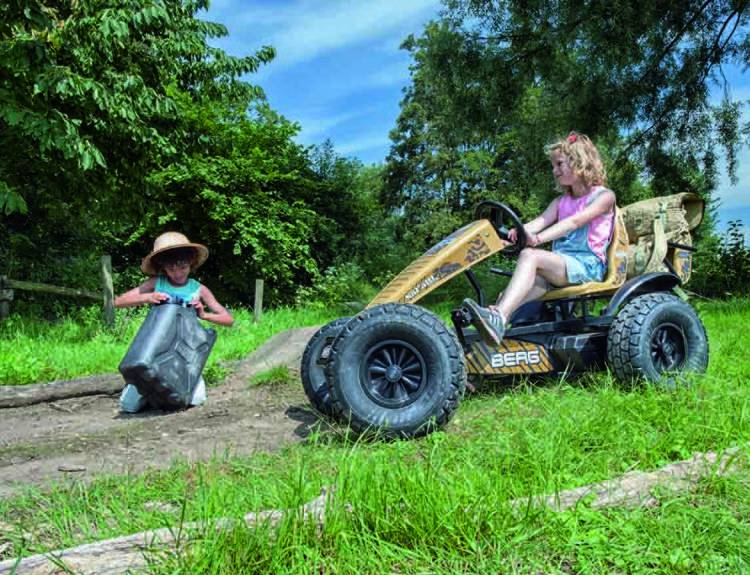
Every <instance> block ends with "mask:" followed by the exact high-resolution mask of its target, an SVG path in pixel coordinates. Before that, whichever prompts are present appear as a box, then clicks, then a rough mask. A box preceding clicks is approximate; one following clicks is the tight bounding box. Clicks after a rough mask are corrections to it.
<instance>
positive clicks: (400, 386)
mask: <svg viewBox="0 0 750 575" xmlns="http://www.w3.org/2000/svg"><path fill="white" fill-rule="evenodd" d="M362 370H363V371H362V387H363V388H364V391H365V393H366V394H367V395H368V396H369V397H370V399H372V400H373V401H374V402H375V403H377V404H378V405H382V406H383V407H389V408H391V409H397V408H399V407H405V406H407V405H409V404H410V403H413V402H414V401H416V400H417V398H418V397H419V396H420V395H422V391H423V390H424V388H425V384H426V382H427V369H426V367H425V362H424V359H423V358H422V354H421V353H419V351H418V350H417V349H416V348H415V347H414V346H413V345H411V344H409V343H407V342H405V341H402V340H395V339H392V340H388V341H384V342H381V343H379V344H377V345H376V346H374V347H373V348H372V349H370V351H369V352H368V353H367V355H366V356H365V360H364V362H362Z"/></svg>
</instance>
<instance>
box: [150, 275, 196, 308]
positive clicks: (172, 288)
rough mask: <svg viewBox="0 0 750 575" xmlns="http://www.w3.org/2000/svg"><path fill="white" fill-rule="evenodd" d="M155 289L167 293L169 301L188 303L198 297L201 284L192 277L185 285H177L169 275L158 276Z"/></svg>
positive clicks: (181, 303)
mask: <svg viewBox="0 0 750 575" xmlns="http://www.w3.org/2000/svg"><path fill="white" fill-rule="evenodd" d="M154 291H159V292H161V293H165V294H167V295H168V296H169V303H176V304H180V305H187V304H189V303H190V302H191V301H193V300H194V299H198V296H199V295H200V291H201V284H200V282H199V281H197V280H194V279H192V278H190V279H188V281H187V282H186V283H185V285H181V286H176V285H172V284H171V283H169V279H168V278H167V276H157V277H156V285H155V286H154Z"/></svg>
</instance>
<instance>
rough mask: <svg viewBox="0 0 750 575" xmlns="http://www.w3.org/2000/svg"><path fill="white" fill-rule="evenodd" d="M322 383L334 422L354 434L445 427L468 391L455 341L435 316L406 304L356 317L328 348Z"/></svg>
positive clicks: (407, 432)
mask: <svg viewBox="0 0 750 575" xmlns="http://www.w3.org/2000/svg"><path fill="white" fill-rule="evenodd" d="M326 378H327V383H328V387H329V390H330V392H331V397H332V399H333V404H334V409H335V410H336V413H337V417H338V418H340V419H342V420H344V421H348V422H349V425H350V427H351V428H352V429H354V430H355V431H357V432H363V431H366V430H378V431H379V432H381V433H383V434H385V435H386V436H389V437H414V436H418V435H424V434H426V433H428V432H429V431H431V430H434V429H436V428H438V427H440V426H442V425H444V424H445V423H446V422H447V421H448V420H449V419H450V418H451V416H452V415H453V413H454V412H455V410H456V409H457V408H458V404H459V402H460V399H461V397H462V396H463V394H464V391H465V389H466V367H465V365H464V355H463V351H462V349H461V346H460V344H459V342H458V340H457V339H456V336H455V335H454V334H453V333H452V332H451V331H450V330H449V329H448V328H447V327H446V326H445V324H444V323H443V322H442V321H441V320H440V319H439V318H438V317H437V316H435V315H434V314H432V313H430V312H429V311H427V310H425V309H424V308H421V307H418V306H415V305H407V304H385V305H381V306H376V307H373V308H370V309H367V310H365V311H363V312H361V313H360V314H359V315H357V316H356V317H354V318H353V319H352V320H351V321H350V322H349V323H347V324H346V326H344V328H343V329H342V330H341V332H340V333H339V335H338V336H337V337H336V339H335V340H334V342H333V345H332V346H331V354H330V359H329V362H328V365H327V366H326Z"/></svg>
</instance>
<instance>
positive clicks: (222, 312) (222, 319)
mask: <svg viewBox="0 0 750 575" xmlns="http://www.w3.org/2000/svg"><path fill="white" fill-rule="evenodd" d="M191 305H192V306H193V307H194V308H195V309H196V311H197V312H198V317H199V318H201V319H205V320H206V321H210V322H211V323H216V324H218V325H225V326H227V327H229V326H230V325H232V324H233V323H234V318H233V317H232V314H231V313H229V311H228V310H227V309H226V308H225V307H224V306H223V305H221V304H220V303H219V302H218V300H217V299H216V297H215V296H214V294H213V293H211V290H210V289H208V288H207V287H206V286H204V285H203V284H201V291H200V296H199V298H198V299H197V300H195V301H193V302H192V303H191ZM206 308H208V310H210V311H207V310H206Z"/></svg>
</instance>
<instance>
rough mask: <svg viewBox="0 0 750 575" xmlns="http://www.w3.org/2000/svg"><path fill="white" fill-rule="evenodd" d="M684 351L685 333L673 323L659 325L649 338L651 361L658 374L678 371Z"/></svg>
mask: <svg viewBox="0 0 750 575" xmlns="http://www.w3.org/2000/svg"><path fill="white" fill-rule="evenodd" d="M686 349H687V341H686V338H685V333H684V332H683V331H682V329H681V328H680V327H679V326H677V325H675V324H673V323H663V324H660V325H659V326H658V327H657V328H656V329H655V330H654V334H653V335H652V336H651V361H652V362H653V364H654V367H655V368H656V371H658V372H660V373H662V372H665V371H675V370H677V369H680V368H681V367H682V366H683V365H684V363H685V351H686Z"/></svg>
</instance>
